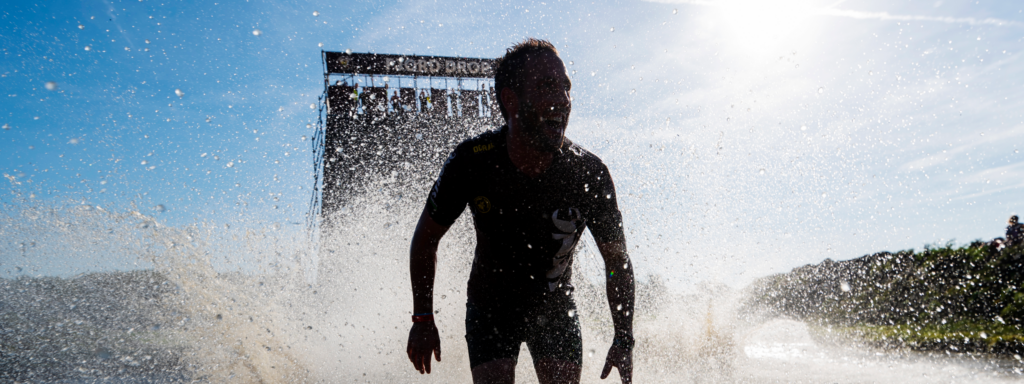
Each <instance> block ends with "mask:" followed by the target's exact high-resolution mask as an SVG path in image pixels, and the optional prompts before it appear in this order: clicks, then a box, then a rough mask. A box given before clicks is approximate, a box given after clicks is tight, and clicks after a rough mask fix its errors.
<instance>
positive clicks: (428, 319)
mask: <svg viewBox="0 0 1024 384" xmlns="http://www.w3.org/2000/svg"><path fill="white" fill-rule="evenodd" d="M412 322H414V323H433V322H434V314H433V313H430V312H427V313H417V314H413V315H412Z"/></svg>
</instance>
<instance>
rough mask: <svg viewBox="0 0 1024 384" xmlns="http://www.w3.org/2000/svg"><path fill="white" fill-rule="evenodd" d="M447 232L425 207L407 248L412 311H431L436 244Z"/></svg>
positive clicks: (432, 306) (432, 308)
mask: <svg viewBox="0 0 1024 384" xmlns="http://www.w3.org/2000/svg"><path fill="white" fill-rule="evenodd" d="M447 232H448V227H444V226H441V224H438V223H437V222H435V221H434V219H432V218H431V217H430V214H429V213H428V212H427V209H426V207H424V209H423V213H421V214H420V219H419V222H417V223H416V231H415V232H414V233H413V235H412V247H411V249H410V250H409V277H410V278H411V280H412V308H413V313H433V311H434V303H433V292H434V272H435V270H436V269H437V245H438V244H439V243H440V242H441V238H442V237H444V234H445V233H447Z"/></svg>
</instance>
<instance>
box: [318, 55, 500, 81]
mask: <svg viewBox="0 0 1024 384" xmlns="http://www.w3.org/2000/svg"><path fill="white" fill-rule="evenodd" d="M324 61H326V62H327V73H328V74H335V73H345V74H354V75H396V76H436V77H473V78H493V77H494V70H495V69H496V64H497V60H496V59H472V58H465V57H441V56H415V55H386V54H374V53H345V52H324Z"/></svg>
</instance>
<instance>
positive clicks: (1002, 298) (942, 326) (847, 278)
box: [746, 241, 1024, 352]
mask: <svg viewBox="0 0 1024 384" xmlns="http://www.w3.org/2000/svg"><path fill="white" fill-rule="evenodd" d="M1022 256H1024V246H1016V247H1012V248H1007V249H1002V250H996V249H995V248H994V247H992V246H991V245H989V244H988V243H984V242H980V241H976V242H974V243H972V244H971V245H969V246H966V247H961V248H954V247H953V246H952V245H950V244H947V245H946V246H944V247H941V248H926V249H925V250H924V251H922V252H914V251H913V250H908V251H900V252H896V253H889V252H881V253H876V254H873V255H867V256H863V257H859V258H856V259H852V260H847V261H838V262H837V261H832V260H825V261H824V262H822V263H821V264H817V265H807V266H803V267H800V268H796V269H794V270H793V271H792V272H790V273H785V274H778V275H773V276H769V277H766V278H763V279H761V280H759V281H757V282H756V283H755V284H753V285H752V286H751V289H752V290H753V295H751V296H750V299H749V301H748V302H747V303H746V304H747V306H746V307H747V308H748V309H749V310H752V311H755V312H759V313H762V314H767V315H782V316H791V317H796V318H800V319H805V320H811V321H816V322H819V323H822V324H827V325H830V326H840V327H848V328H849V329H857V330H858V331H857V332H858V333H859V334H861V335H863V336H868V337H869V338H872V337H873V338H876V339H879V340H890V341H891V340H893V339H895V340H898V343H899V344H906V345H909V346H911V347H918V348H928V349H933V348H946V347H949V346H953V349H959V348H960V347H963V348H968V349H979V348H980V349H984V350H989V351H1015V352H1020V351H1021V350H1024V344H1022V343H1021V340H1022V337H1021V336H1022V335H1024V332H1021V326H1022V325H1024V293H1021V292H1020V290H1019V287H1020V286H1021V285H1022V284H1024V271H1022V270H1021V268H1020V264H1021V262H1022V261H1024V257H1022ZM971 339H974V341H971ZM958 346H959V347H958Z"/></svg>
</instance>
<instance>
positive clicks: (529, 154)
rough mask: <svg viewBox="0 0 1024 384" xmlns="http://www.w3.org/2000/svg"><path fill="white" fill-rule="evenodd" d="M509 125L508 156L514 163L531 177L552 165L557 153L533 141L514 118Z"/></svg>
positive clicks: (538, 174)
mask: <svg viewBox="0 0 1024 384" xmlns="http://www.w3.org/2000/svg"><path fill="white" fill-rule="evenodd" d="M508 126H509V127H508V133H507V134H506V135H507V137H506V138H505V141H506V143H507V145H506V146H505V147H506V148H508V157H509V159H511V160H512V165H515V166H516V169H519V172H522V173H523V174H524V175H527V176H529V177H537V176H540V174H542V173H544V171H545V170H546V169H547V168H548V166H549V165H551V160H552V159H554V158H555V154H554V153H552V152H549V151H545V150H543V149H541V148H538V147H537V146H536V145H535V144H534V143H531V142H530V140H529V139H528V138H527V137H526V135H524V134H523V131H522V128H521V127H519V124H518V122H517V121H515V120H514V119H513V120H511V121H509V124H508Z"/></svg>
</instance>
